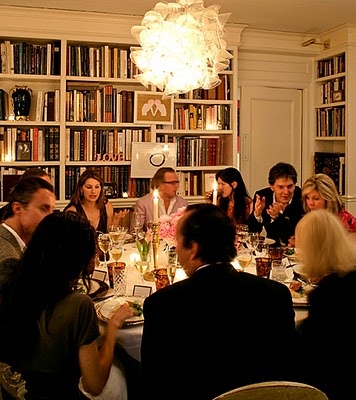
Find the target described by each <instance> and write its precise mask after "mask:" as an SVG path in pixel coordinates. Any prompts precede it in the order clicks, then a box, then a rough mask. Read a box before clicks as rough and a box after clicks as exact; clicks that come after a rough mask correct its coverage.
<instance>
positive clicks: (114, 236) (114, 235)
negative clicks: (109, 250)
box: [109, 225, 120, 243]
mask: <svg viewBox="0 0 356 400" xmlns="http://www.w3.org/2000/svg"><path fill="white" fill-rule="evenodd" d="M109 235H110V240H111V241H112V243H117V242H118V241H119V239H120V227H119V226H118V225H110V226H109Z"/></svg>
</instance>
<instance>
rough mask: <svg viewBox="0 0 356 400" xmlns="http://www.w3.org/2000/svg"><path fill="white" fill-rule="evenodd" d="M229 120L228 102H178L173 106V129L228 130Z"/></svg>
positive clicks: (229, 108) (229, 109)
mask: <svg viewBox="0 0 356 400" xmlns="http://www.w3.org/2000/svg"><path fill="white" fill-rule="evenodd" d="M230 121H231V107H230V105H228V104H215V105H207V104H197V105H195V104H185V105H180V104H179V105H176V106H175V108H174V121H173V128H174V129H191V130H196V129H206V130H230V129H231V126H230Z"/></svg>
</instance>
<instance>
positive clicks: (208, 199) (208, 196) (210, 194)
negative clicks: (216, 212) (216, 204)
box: [204, 190, 213, 204]
mask: <svg viewBox="0 0 356 400" xmlns="http://www.w3.org/2000/svg"><path fill="white" fill-rule="evenodd" d="M204 199H205V201H206V202H207V203H209V204H211V203H212V202H213V191H212V190H209V191H208V192H206V193H205V197H204Z"/></svg>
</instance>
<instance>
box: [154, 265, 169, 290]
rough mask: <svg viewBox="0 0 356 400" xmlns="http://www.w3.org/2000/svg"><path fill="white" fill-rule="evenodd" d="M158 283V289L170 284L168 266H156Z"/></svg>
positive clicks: (155, 272)
mask: <svg viewBox="0 0 356 400" xmlns="http://www.w3.org/2000/svg"><path fill="white" fill-rule="evenodd" d="M152 272H153V274H154V277H155V283H156V290H159V289H162V288H164V287H166V286H169V285H170V282H169V277H168V270H167V268H156V269H154V270H153V271H152Z"/></svg>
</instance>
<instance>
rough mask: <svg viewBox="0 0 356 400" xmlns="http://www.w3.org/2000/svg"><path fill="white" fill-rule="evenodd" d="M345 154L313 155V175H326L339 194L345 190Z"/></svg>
mask: <svg viewBox="0 0 356 400" xmlns="http://www.w3.org/2000/svg"><path fill="white" fill-rule="evenodd" d="M344 169H345V153H328V152H315V153H314V173H315V174H320V173H322V174H326V175H328V176H330V178H331V179H332V180H333V181H334V183H335V186H336V189H337V190H338V192H339V194H343V190H345V174H344V173H343V170H344Z"/></svg>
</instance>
